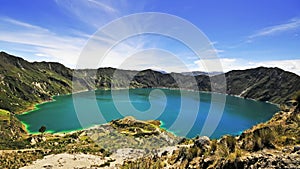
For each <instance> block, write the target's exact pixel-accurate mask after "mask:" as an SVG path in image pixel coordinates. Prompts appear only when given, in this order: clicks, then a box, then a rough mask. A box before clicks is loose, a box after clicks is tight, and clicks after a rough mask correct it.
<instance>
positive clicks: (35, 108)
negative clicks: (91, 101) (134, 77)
mask: <svg viewBox="0 0 300 169" xmlns="http://www.w3.org/2000/svg"><path fill="white" fill-rule="evenodd" d="M125 89H146V88H113V89H112V88H105V89H94V90H87V89H86V90H80V91H77V92H71V93H67V94H61V95H60V94H58V95H53V96H51V98H50V99H49V100H45V101H42V102H39V103H33V104H32V105H31V106H29V107H28V108H27V109H26V110H25V111H20V112H22V113H20V114H19V113H16V115H17V116H18V115H26V114H29V113H31V112H33V111H36V110H39V109H40V108H39V106H40V105H43V104H47V103H51V102H54V101H56V100H55V99H54V97H57V96H69V95H72V94H78V93H83V92H89V91H93V92H95V91H97V90H105V91H108V90H125ZM148 89H165V90H177V91H181V90H184V91H188V92H198V93H205V94H221V95H222V94H223V93H217V92H210V91H199V90H193V89H179V88H167V87H155V88H148ZM223 95H226V96H232V97H237V98H240V99H247V100H252V101H256V102H264V103H267V104H272V105H274V106H276V107H278V108H280V107H279V106H280V105H279V104H276V103H272V102H268V101H259V100H255V99H251V98H244V97H242V96H239V95H232V94H223ZM18 120H19V119H18ZM19 121H20V122H21V123H22V125H23V126H24V129H25V132H26V134H38V133H39V132H30V131H29V130H28V127H29V126H30V125H29V124H27V123H24V122H23V121H21V120H19ZM160 122H161V125H160V126H159V127H160V128H162V129H164V130H166V131H168V132H170V133H172V134H174V135H175V136H177V135H176V134H175V133H174V132H172V131H169V130H167V129H166V128H164V127H162V126H163V125H164V123H163V121H161V120H160ZM97 125H99V124H95V125H92V126H90V127H88V128H91V127H94V126H97ZM100 125H103V124H100ZM88 128H80V129H75V130H66V131H61V132H54V131H46V133H49V134H65V133H72V132H76V131H81V130H85V129H88ZM241 132H242V131H241Z"/></svg>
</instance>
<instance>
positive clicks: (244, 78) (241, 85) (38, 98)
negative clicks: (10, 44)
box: [0, 52, 300, 113]
mask: <svg viewBox="0 0 300 169" xmlns="http://www.w3.org/2000/svg"><path fill="white" fill-rule="evenodd" d="M0 58H1V60H0V66H1V67H0V89H1V94H0V109H5V110H8V111H11V112H15V113H20V112H23V111H25V110H26V109H27V108H28V107H30V106H32V105H34V104H36V103H40V102H43V101H47V100H51V97H52V96H54V95H59V94H67V93H71V92H74V91H84V90H96V89H110V88H115V89H118V88H128V87H129V88H154V87H164V88H179V87H182V86H183V87H184V89H192V90H199V91H211V84H210V78H211V77H209V76H206V75H198V76H188V75H182V74H180V73H170V74H164V73H161V72H159V71H154V70H151V69H146V70H142V71H136V70H120V69H116V68H99V69H79V70H74V69H70V68H67V67H65V66H64V65H63V64H60V63H56V62H28V61H26V60H24V59H23V58H20V57H16V56H13V55H9V54H7V53H5V52H0ZM223 75H225V77H226V82H227V89H226V94H229V95H235V96H240V97H243V98H249V99H255V100H259V101H268V102H272V103H275V104H282V103H284V102H285V101H287V100H288V99H289V98H290V97H291V96H292V95H294V94H295V92H297V91H299V90H300V86H299V85H297V84H299V83H300V77H299V76H298V75H296V74H294V73H291V72H286V71H284V70H282V69H279V68H265V67H258V68H253V69H247V70H233V71H230V72H227V73H225V74H223ZM218 76H222V75H216V76H213V78H215V77H216V78H218ZM195 83H196V86H195V85H193V84H195ZM224 94H225V93H224Z"/></svg>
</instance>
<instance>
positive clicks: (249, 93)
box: [225, 67, 300, 103]
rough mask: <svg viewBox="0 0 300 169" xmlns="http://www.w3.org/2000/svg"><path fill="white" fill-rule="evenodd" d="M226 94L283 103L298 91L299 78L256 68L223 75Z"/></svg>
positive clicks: (277, 69)
mask: <svg viewBox="0 0 300 169" xmlns="http://www.w3.org/2000/svg"><path fill="white" fill-rule="evenodd" d="M225 76H226V80H227V93H228V94H232V95H238V96H241V97H245V98H251V99H255V100H260V101H269V102H273V103H284V102H285V101H287V99H288V98H291V96H293V95H295V93H296V92H297V91H299V90H300V85H299V84H300V77H299V76H298V75H296V74H294V73H290V72H286V71H284V70H282V69H279V68H264V67H258V68H255V69H248V70H235V71H230V72H228V73H226V74H225Z"/></svg>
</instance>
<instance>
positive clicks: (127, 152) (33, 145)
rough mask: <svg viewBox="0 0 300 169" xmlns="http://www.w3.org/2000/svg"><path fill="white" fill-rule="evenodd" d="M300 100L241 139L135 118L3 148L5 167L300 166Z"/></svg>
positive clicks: (29, 139)
mask: <svg viewBox="0 0 300 169" xmlns="http://www.w3.org/2000/svg"><path fill="white" fill-rule="evenodd" d="M299 98H300V97H298V101H294V102H290V103H289V105H286V106H282V108H283V110H282V111H281V112H278V113H277V114H275V115H274V116H273V118H272V119H271V120H269V121H268V122H266V123H262V124H258V125H256V126H254V127H252V128H251V129H249V130H246V131H244V132H243V133H242V134H241V135H240V136H237V137H233V136H229V135H228V136H223V137H222V138H220V139H218V140H210V139H209V138H208V137H206V136H201V137H196V138H193V139H185V138H179V137H176V136H174V135H173V134H171V133H168V132H167V131H165V130H164V129H161V128H160V127H159V126H160V122H159V121H140V120H136V119H134V118H133V117H126V118H124V119H119V120H114V121H111V122H110V123H108V124H105V125H100V126H95V127H93V128H90V129H86V130H83V131H77V132H73V133H68V134H60V135H58V134H54V135H52V134H40V135H29V136H28V135H27V136H26V137H24V139H25V141H24V142H23V144H24V145H22V146H24V148H20V149H18V150H1V151H0V164H1V167H2V168H20V167H23V168H24V169H32V168H49V169H50V168H51V169H56V168H57V169H59V168H130V169H132V168H133V169H134V168H174V169H175V168H299V166H300V142H299V140H300V130H299V129H300V127H299V126H300V106H299V104H298V102H299Z"/></svg>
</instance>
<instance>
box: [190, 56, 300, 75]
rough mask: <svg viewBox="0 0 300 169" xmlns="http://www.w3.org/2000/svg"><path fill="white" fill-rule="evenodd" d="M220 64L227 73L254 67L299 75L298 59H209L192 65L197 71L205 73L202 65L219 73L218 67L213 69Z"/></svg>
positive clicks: (299, 64) (299, 63) (299, 65)
mask: <svg viewBox="0 0 300 169" xmlns="http://www.w3.org/2000/svg"><path fill="white" fill-rule="evenodd" d="M218 62H221V64H222V70H223V72H228V71H230V70H245V69H250V68H256V67H260V66H263V67H278V68H281V69H283V70H286V71H289V72H293V73H296V74H298V75H300V59H295V60H270V61H247V60H244V59H235V58H220V59H218V60H216V59H210V60H197V61H195V62H194V63H195V64H198V65H199V68H200V69H196V70H197V71H207V69H205V67H204V66H203V65H202V64H203V63H205V64H207V65H212V68H211V69H212V70H214V71H220V69H221V68H220V67H216V66H215V67H214V65H216V63H218Z"/></svg>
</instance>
